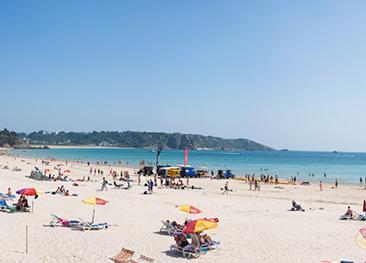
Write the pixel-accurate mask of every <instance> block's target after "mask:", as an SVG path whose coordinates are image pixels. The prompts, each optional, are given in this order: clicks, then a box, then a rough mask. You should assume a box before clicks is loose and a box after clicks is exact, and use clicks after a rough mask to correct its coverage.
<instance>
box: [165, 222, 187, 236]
mask: <svg viewBox="0 0 366 263" xmlns="http://www.w3.org/2000/svg"><path fill="white" fill-rule="evenodd" d="M161 223H162V224H163V225H162V226H161V228H160V233H167V234H168V235H170V236H171V235H173V234H176V233H179V232H182V230H180V229H178V228H176V227H174V226H172V224H171V223H169V222H167V221H164V220H161Z"/></svg>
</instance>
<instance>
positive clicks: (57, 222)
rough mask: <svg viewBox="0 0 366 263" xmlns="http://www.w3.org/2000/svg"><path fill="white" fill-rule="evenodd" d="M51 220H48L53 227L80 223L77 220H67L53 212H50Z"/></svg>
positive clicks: (74, 225)
mask: <svg viewBox="0 0 366 263" xmlns="http://www.w3.org/2000/svg"><path fill="white" fill-rule="evenodd" d="M51 217H52V219H51V221H50V226H53V227H60V226H63V227H78V226H79V225H80V221H78V220H67V219H63V218H61V217H58V216H56V215H55V214H51Z"/></svg>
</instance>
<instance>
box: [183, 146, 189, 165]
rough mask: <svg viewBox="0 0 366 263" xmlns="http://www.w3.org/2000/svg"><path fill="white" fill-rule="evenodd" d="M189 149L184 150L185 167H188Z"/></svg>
mask: <svg viewBox="0 0 366 263" xmlns="http://www.w3.org/2000/svg"><path fill="white" fill-rule="evenodd" d="M188 151H189V150H188V147H187V148H186V149H185V150H184V166H186V165H188Z"/></svg>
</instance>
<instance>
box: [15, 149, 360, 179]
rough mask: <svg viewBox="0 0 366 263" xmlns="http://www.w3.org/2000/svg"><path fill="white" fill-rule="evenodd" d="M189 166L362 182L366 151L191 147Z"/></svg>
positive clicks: (124, 162) (176, 153) (122, 157)
mask: <svg viewBox="0 0 366 263" xmlns="http://www.w3.org/2000/svg"><path fill="white" fill-rule="evenodd" d="M12 153H13V154H15V155H18V156H24V157H32V158H48V157H53V158H56V159H60V160H69V161H80V162H81V161H82V162H90V163H96V162H99V163H104V162H105V161H106V162H108V163H109V164H114V165H120V166H127V167H135V168H137V167H138V166H139V163H140V161H141V160H144V161H145V163H147V164H152V165H155V162H156V154H157V153H156V152H155V151H154V150H151V149H138V148H53V149H45V150H43V149H36V150H13V152H12ZM188 161H189V165H190V166H192V167H195V168H203V169H207V170H208V171H209V172H211V171H214V173H215V174H216V173H217V170H219V169H221V170H226V169H231V171H232V172H233V173H234V174H235V175H236V176H244V175H245V174H247V173H249V174H253V173H254V174H256V175H260V174H266V175H267V174H270V175H273V176H275V175H278V176H279V177H280V178H286V179H287V178H291V177H296V179H297V180H298V181H300V180H302V181H319V180H322V181H324V182H330V183H334V182H335V180H336V179H337V180H338V182H339V184H341V183H342V182H343V183H350V184H359V183H360V177H362V179H363V181H364V182H365V179H366V153H356V152H354V153H353V152H309V151H269V152H241V151H214V150H191V151H190V152H189V158H188ZM183 162H184V151H183V150H163V151H162V152H161V154H160V163H161V164H169V165H171V166H176V165H179V164H183Z"/></svg>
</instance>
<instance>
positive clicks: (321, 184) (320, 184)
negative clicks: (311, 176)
mask: <svg viewBox="0 0 366 263" xmlns="http://www.w3.org/2000/svg"><path fill="white" fill-rule="evenodd" d="M319 188H320V191H321V192H322V191H323V182H322V181H320V183H319Z"/></svg>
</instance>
